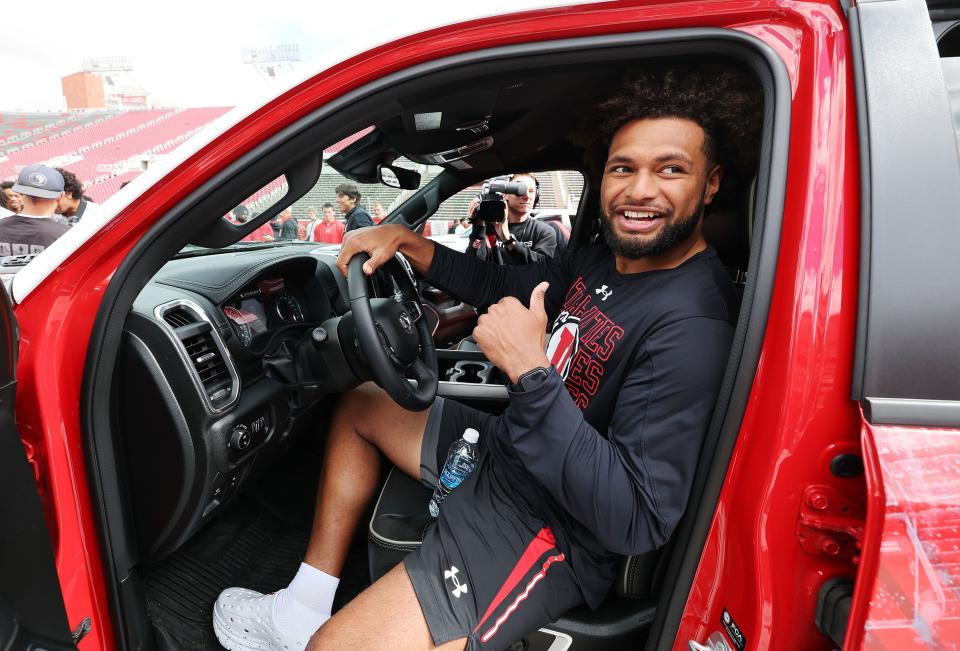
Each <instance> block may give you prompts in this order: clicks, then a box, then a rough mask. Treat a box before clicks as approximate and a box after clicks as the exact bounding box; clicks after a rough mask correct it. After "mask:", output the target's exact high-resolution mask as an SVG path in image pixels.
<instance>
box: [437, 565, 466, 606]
mask: <svg viewBox="0 0 960 651" xmlns="http://www.w3.org/2000/svg"><path fill="white" fill-rule="evenodd" d="M459 573H460V570H458V569H457V566H456V565H451V566H450V569H449V570H444V571H443V580H444V581H447V582H449V583H450V585H452V586H453V590H451V591H450V594H452V595H453V596H454V597H456V598H457V599H459V598H460V595H463V594H466V593H467V592H469V590H467V582H466V581H464V582H463V583H460V578H459V577H458V576H457V574H459Z"/></svg>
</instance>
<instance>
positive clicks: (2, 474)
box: [0, 283, 76, 651]
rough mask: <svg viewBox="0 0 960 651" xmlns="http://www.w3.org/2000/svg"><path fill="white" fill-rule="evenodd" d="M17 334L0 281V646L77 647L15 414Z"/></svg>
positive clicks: (56, 649)
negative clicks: (0, 495) (68, 624)
mask: <svg viewBox="0 0 960 651" xmlns="http://www.w3.org/2000/svg"><path fill="white" fill-rule="evenodd" d="M18 339H19V337H18V332H17V322H16V319H15V318H14V315H13V307H12V305H11V303H10V298H9V295H8V294H7V290H6V288H5V287H4V286H3V284H2V283H0V493H2V495H3V497H2V498H0V529H2V531H3V533H2V534H0V648H3V649H45V650H47V651H60V650H65V649H76V646H75V644H74V641H73V639H72V637H71V634H70V629H69V627H68V626H67V614H66V610H65V609H64V606H63V596H62V594H61V592H60V582H59V580H58V578H57V572H56V568H55V567H54V561H53V549H52V547H51V544H50V534H49V532H48V530H47V525H46V522H45V521H44V519H43V515H42V512H41V507H40V497H39V495H38V493H37V483H36V480H35V479H34V474H33V471H32V470H31V467H30V464H29V463H28V462H27V457H26V454H25V453H24V448H23V444H22V443H21V441H20V435H19V433H18V432H17V424H16V419H15V418H14V407H15V401H16V391H17V380H16V367H17V346H18Z"/></svg>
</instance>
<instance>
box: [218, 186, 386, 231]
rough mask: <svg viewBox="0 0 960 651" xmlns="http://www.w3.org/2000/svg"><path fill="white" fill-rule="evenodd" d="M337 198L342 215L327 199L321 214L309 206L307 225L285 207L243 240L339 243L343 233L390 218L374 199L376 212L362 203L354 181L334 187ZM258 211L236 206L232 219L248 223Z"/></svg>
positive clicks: (290, 209)
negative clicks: (371, 212) (338, 213)
mask: <svg viewBox="0 0 960 651" xmlns="http://www.w3.org/2000/svg"><path fill="white" fill-rule="evenodd" d="M334 193H335V194H336V197H335V201H336V203H337V207H338V208H339V209H340V213H341V214H342V218H338V217H337V214H336V209H335V208H334V205H333V204H332V203H330V202H326V203H324V204H323V206H322V207H321V211H322V213H321V214H322V217H321V216H318V214H317V209H316V208H308V209H307V219H306V223H305V224H301V222H300V221H299V220H297V219H296V218H294V215H293V209H292V208H289V207H287V208H285V209H283V210H282V211H281V212H280V214H279V215H277V216H276V217H275V218H274V219H273V220H271V221H269V222H266V223H264V224H262V225H261V226H260V227H259V228H258V229H257V230H255V231H254V232H252V233H250V234H249V235H247V236H246V237H244V238H243V240H242V241H244V242H274V241H279V240H303V241H307V242H325V243H327V244H340V243H341V242H342V241H343V235H344V233H348V232H350V231H352V230H356V229H358V228H363V227H364V226H374V225H376V224H379V223H380V222H382V221H383V220H384V219H386V217H387V213H386V211H385V210H384V209H383V205H382V204H380V203H379V202H375V203H374V204H373V206H372V207H371V208H372V210H373V215H372V216H371V215H370V213H368V212H367V210H366V208H364V207H363V205H362V204H361V203H360V198H361V196H362V195H361V194H360V189H359V188H358V187H357V186H356V185H355V184H353V183H341V184H340V185H338V186H337V187H336V188H334ZM255 217H256V215H255V214H253V213H251V212H250V209H249V208H247V207H246V206H244V205H240V206H237V207H236V208H234V209H233V211H232V213H231V215H230V219H231V220H232V221H235V222H237V223H240V224H242V223H245V222H247V221H250V220H251V219H254V218H255Z"/></svg>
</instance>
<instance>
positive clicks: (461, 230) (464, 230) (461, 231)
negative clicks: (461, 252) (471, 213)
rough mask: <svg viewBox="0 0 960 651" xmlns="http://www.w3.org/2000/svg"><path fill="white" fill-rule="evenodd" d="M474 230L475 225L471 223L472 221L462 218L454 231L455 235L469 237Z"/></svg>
mask: <svg viewBox="0 0 960 651" xmlns="http://www.w3.org/2000/svg"><path fill="white" fill-rule="evenodd" d="M472 230H473V225H472V224H471V223H470V220H469V219H467V218H466V217H461V218H460V221H458V222H457V225H456V226H455V227H454V229H453V234H454V235H459V236H460V237H468V236H469V235H470V231H472Z"/></svg>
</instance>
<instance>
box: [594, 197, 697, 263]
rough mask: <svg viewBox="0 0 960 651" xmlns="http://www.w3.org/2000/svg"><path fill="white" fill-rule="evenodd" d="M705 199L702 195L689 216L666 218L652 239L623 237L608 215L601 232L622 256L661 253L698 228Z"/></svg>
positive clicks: (601, 225)
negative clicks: (672, 219) (675, 218)
mask: <svg viewBox="0 0 960 651" xmlns="http://www.w3.org/2000/svg"><path fill="white" fill-rule="evenodd" d="M703 199H704V196H703V195H701V196H700V201H698V202H697V205H696V206H695V207H694V209H693V211H692V212H691V213H690V214H689V215H688V216H686V217H684V218H682V219H678V220H675V221H672V222H670V221H666V220H665V222H664V225H663V228H662V229H660V232H659V233H658V234H657V236H656V237H654V238H653V239H652V240H642V239H639V238H636V239H634V238H631V237H621V236H620V235H618V234H617V233H616V231H614V229H613V223H612V222H613V218H612V217H610V216H607V215H604V216H602V217H601V218H600V232H601V233H603V239H604V241H605V242H606V243H607V246H608V247H610V250H611V251H613V252H614V254H615V255H618V256H620V257H623V258H627V259H628V260H639V259H641V258H649V257H652V256H657V255H661V254H663V253H666V252H667V251H669V250H670V249H672V248H673V247H675V246H677V245H678V244H680V243H681V242H684V241H686V240H687V239H688V238H689V237H690V236H691V235H693V233H694V232H695V231H696V230H697V224H699V223H700V219H701V218H702V217H703V205H704V204H703Z"/></svg>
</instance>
